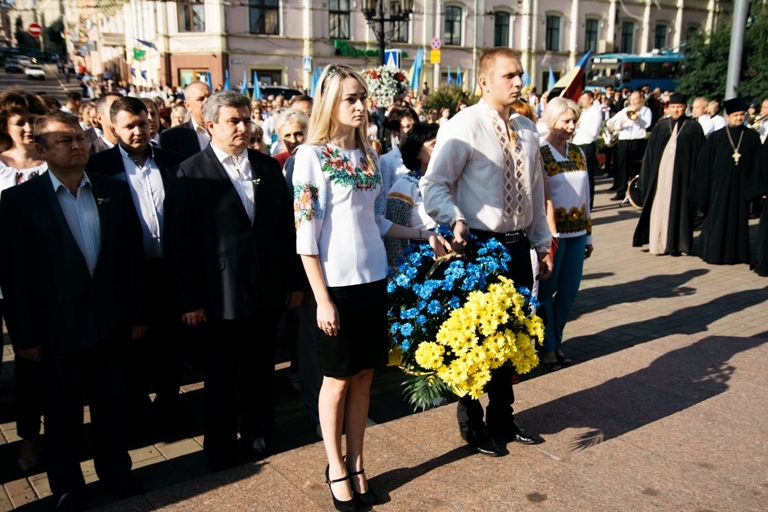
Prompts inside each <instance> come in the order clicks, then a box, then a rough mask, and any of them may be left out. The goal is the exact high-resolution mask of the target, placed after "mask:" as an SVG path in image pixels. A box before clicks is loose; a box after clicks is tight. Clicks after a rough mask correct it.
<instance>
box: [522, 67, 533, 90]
mask: <svg viewBox="0 0 768 512" xmlns="http://www.w3.org/2000/svg"><path fill="white" fill-rule="evenodd" d="M529 85H531V75H529V74H528V70H527V69H525V70H523V89H525V88H526V87H528V86H529Z"/></svg>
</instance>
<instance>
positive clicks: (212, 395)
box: [204, 307, 281, 462]
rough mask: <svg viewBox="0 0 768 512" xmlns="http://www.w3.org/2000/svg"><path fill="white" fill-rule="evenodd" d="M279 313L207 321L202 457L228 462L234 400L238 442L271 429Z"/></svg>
mask: <svg viewBox="0 0 768 512" xmlns="http://www.w3.org/2000/svg"><path fill="white" fill-rule="evenodd" d="M280 313H281V312H279V311H269V310H267V309H266V308H261V307H260V308H259V309H258V310H257V311H256V313H254V314H253V315H251V316H249V317H247V318H240V319H236V320H209V321H208V323H209V326H208V333H209V334H210V341H209V345H208V348H207V350H206V353H207V359H206V368H205V390H204V397H205V429H204V433H205V443H204V449H205V453H206V455H208V457H209V458H210V459H212V460H216V461H217V462H219V461H221V462H231V461H232V460H233V459H234V457H235V453H236V450H237V412H238V396H239V398H240V404H239V406H240V407H239V409H240V411H241V416H242V421H241V425H240V437H241V438H242V439H243V440H248V439H255V438H259V437H263V438H265V440H266V441H267V442H269V438H270V436H271V435H272V432H273V430H274V428H275V393H274V390H275V340H276V338H277V324H278V320H279V319H280Z"/></svg>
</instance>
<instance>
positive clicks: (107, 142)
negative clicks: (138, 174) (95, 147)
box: [101, 134, 115, 149]
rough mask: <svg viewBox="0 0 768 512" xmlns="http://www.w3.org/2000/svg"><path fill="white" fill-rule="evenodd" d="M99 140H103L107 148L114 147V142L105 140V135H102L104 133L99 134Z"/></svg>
mask: <svg viewBox="0 0 768 512" xmlns="http://www.w3.org/2000/svg"><path fill="white" fill-rule="evenodd" d="M101 140H102V141H104V144H106V145H107V147H108V148H109V149H112V148H113V147H115V145H114V144H112V143H111V142H109V141H108V140H107V138H106V137H104V134H101Z"/></svg>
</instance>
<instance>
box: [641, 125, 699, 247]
mask: <svg viewBox="0 0 768 512" xmlns="http://www.w3.org/2000/svg"><path fill="white" fill-rule="evenodd" d="M675 124H677V149H676V150H675V163H674V176H673V181H672V195H671V204H670V208H669V221H668V226H669V227H668V229H667V244H666V245H667V250H668V251H669V252H684V253H687V254H690V253H691V250H692V248H693V219H694V216H695V210H694V207H693V203H692V202H691V201H690V200H689V188H690V185H691V181H692V180H694V179H695V178H694V176H695V174H696V161H697V159H698V156H699V153H700V152H701V148H702V146H703V145H704V143H705V142H706V139H705V137H704V132H703V131H702V129H701V125H699V123H697V122H696V120H694V119H690V118H685V117H683V118H681V119H678V120H677V121H673V120H672V119H671V118H667V119H662V120H661V121H659V122H658V123H657V124H656V127H655V128H654V129H653V131H652V132H651V137H650V139H649V140H648V146H647V148H646V150H645V156H644V157H643V166H642V168H641V169H640V180H639V181H640V190H641V192H642V194H643V211H642V213H641V214H640V220H639V222H638V223H637V228H636V229H635V236H634V237H633V240H632V245H633V246H634V247H640V246H642V245H644V244H647V243H648V241H649V237H650V223H651V210H652V209H653V205H654V201H655V200H656V185H657V178H658V176H659V167H660V165H661V158H662V155H663V154H664V149H665V148H666V146H667V144H668V143H669V141H670V137H671V136H672V132H673V130H674V126H675Z"/></svg>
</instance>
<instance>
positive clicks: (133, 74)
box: [131, 68, 136, 78]
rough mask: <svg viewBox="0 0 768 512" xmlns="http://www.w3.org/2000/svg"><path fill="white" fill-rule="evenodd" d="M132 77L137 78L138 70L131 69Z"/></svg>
mask: <svg viewBox="0 0 768 512" xmlns="http://www.w3.org/2000/svg"><path fill="white" fill-rule="evenodd" d="M131 75H132V76H133V78H136V68H131Z"/></svg>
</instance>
